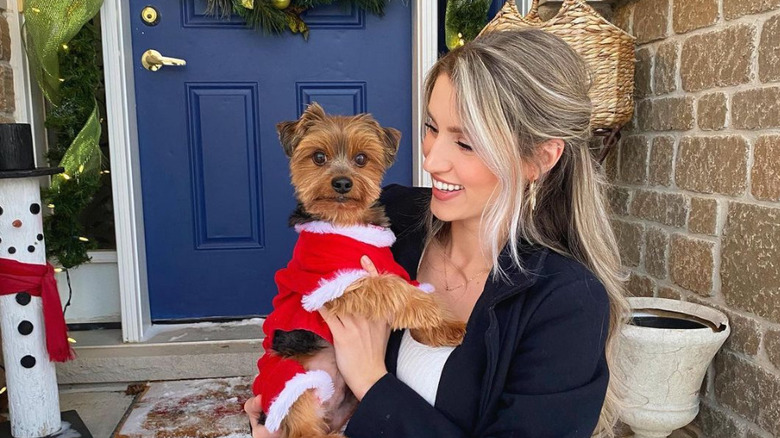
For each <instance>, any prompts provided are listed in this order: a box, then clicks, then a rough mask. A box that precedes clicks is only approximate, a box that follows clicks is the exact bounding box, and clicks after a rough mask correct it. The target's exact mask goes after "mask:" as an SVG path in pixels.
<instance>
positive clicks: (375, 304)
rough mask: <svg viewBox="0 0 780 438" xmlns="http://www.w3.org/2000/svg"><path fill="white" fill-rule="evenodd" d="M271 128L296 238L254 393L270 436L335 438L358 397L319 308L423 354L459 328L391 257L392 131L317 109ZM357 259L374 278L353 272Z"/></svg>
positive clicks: (457, 336) (279, 279)
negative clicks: (385, 184) (359, 321)
mask: <svg viewBox="0 0 780 438" xmlns="http://www.w3.org/2000/svg"><path fill="white" fill-rule="evenodd" d="M276 128H277V131H278V133H279V139H280V141H281V143H282V146H283V147H284V152H285V154H286V155H287V156H288V157H289V158H290V174H291V176H292V185H293V187H294V188H295V195H296V198H297V200H298V207H297V208H296V210H295V211H294V212H293V214H292V215H291V217H290V225H291V226H294V227H295V229H296V231H297V232H298V233H299V236H298V241H297V242H296V246H295V249H294V250H293V257H292V260H291V261H290V262H289V263H288V265H287V267H286V268H283V269H281V270H279V271H278V272H277V273H276V276H275V281H276V284H277V287H278V289H279V293H278V294H277V295H276V297H275V298H274V300H273V305H274V310H273V312H271V314H270V315H268V318H267V319H266V321H265V323H264V324H263V332H264V333H265V339H264V340H263V347H264V349H265V353H264V354H263V356H262V357H261V358H260V360H259V361H258V368H259V370H260V374H259V375H258V377H257V378H256V379H255V383H254V385H253V389H254V393H255V394H261V395H262V407H263V414H264V415H263V422H264V424H265V426H266V428H267V429H268V430H269V431H271V432H276V431H281V435H282V437H284V438H299V437H306V438H312V437H334V438H335V437H343V435H341V434H340V433H339V431H340V430H342V428H343V427H344V426H345V424H346V422H347V420H348V419H349V417H350V416H351V415H352V413H353V412H354V410H355V408H356V407H357V399H356V398H355V396H354V395H353V394H352V393H351V391H350V390H349V388H348V387H347V386H346V384H345V383H344V380H343V378H342V377H341V375H340V374H339V373H338V370H337V369H336V366H335V363H336V361H335V355H334V350H333V337H332V334H331V333H330V330H329V329H328V327H327V325H326V324H325V322H324V320H323V319H322V317H321V316H320V314H319V312H318V311H317V310H318V309H319V308H321V307H323V306H324V307H325V308H326V309H327V310H329V311H330V312H332V313H333V314H334V315H335V316H340V315H348V314H353V315H355V314H356V315H362V316H364V317H368V318H371V319H373V320H383V321H388V323H389V324H390V326H391V327H392V328H393V329H400V328H409V329H412V335H413V336H414V338H415V339H416V340H417V341H419V342H422V343H425V344H427V345H431V346H445V345H446V346H454V345H458V344H459V343H460V342H461V340H462V339H463V335H464V333H465V324H463V323H462V322H459V321H456V320H455V319H454V318H451V317H449V316H448V315H447V314H445V312H443V311H442V310H441V307H440V306H439V305H437V303H436V302H435V300H434V297H433V296H432V295H431V292H432V287H430V285H425V284H419V283H417V282H415V281H411V280H410V279H409V275H408V274H407V273H406V271H404V269H403V268H402V267H401V266H400V265H398V264H397V263H395V261H394V260H393V258H392V253H391V252H390V246H391V245H392V243H393V242H394V241H395V236H394V235H393V233H392V231H390V229H389V221H388V219H387V217H386V216H385V211H384V207H383V206H382V205H381V204H380V203H379V202H378V199H379V195H380V193H381V182H382V177H383V176H384V173H385V171H386V170H387V168H388V167H389V166H390V165H391V164H392V163H393V161H395V156H396V152H397V151H398V146H399V143H400V139H401V133H400V132H399V131H398V130H396V129H393V128H385V127H382V126H380V125H379V123H377V121H376V120H374V118H373V117H371V115H369V114H360V115H356V116H352V117H346V116H330V115H326V114H325V112H324V111H323V109H322V107H320V106H319V105H318V104H316V103H313V104H311V105H309V107H308V108H307V109H306V111H305V112H304V113H303V115H302V116H301V117H300V119H298V120H295V121H289V122H282V123H279V124H278V125H277V126H276ZM362 255H367V256H368V257H369V258H370V259H371V260H372V261H373V263H374V265H375V266H376V268H377V270H378V271H379V272H380V274H379V275H377V276H370V275H369V274H368V272H366V271H365V270H363V269H362V267H361V265H360V257H361V256H362Z"/></svg>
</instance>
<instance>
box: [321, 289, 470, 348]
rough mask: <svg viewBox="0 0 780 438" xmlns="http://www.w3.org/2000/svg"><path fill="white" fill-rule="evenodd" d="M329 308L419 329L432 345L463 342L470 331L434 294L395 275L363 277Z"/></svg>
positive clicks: (421, 338)
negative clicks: (446, 311) (452, 316)
mask: <svg viewBox="0 0 780 438" xmlns="http://www.w3.org/2000/svg"><path fill="white" fill-rule="evenodd" d="M326 307H327V308H328V310H330V311H331V312H333V313H334V314H335V315H336V316H339V315H344V314H352V315H354V314H357V315H363V316H365V317H368V318H373V319H382V320H386V321H389V322H390V325H391V326H392V328H393V329H399V328H414V329H418V331H417V332H415V333H418V335H419V337H418V336H415V339H417V340H418V341H420V342H423V343H425V344H427V345H431V346H443V345H449V346H454V345H459V344H460V343H461V341H462V340H463V335H464V334H465V332H466V327H465V324H464V323H462V322H459V321H456V320H455V319H454V318H451V317H449V316H448V315H446V314H445V312H444V311H443V310H442V308H441V307H440V306H439V305H438V304H437V303H436V301H435V299H434V298H433V296H431V295H430V294H427V293H425V292H423V291H421V290H420V289H418V288H416V287H414V286H412V285H410V284H409V283H407V282H406V281H404V280H403V279H402V278H400V277H398V276H395V275H379V276H376V277H366V278H363V279H360V280H358V281H356V282H355V283H353V284H352V285H351V286H350V287H349V288H347V290H346V291H345V292H344V295H342V296H341V297H339V298H337V299H335V300H333V301H331V302H329V303H327V304H326Z"/></svg>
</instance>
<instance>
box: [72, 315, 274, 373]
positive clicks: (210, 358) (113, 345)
mask: <svg viewBox="0 0 780 438" xmlns="http://www.w3.org/2000/svg"><path fill="white" fill-rule="evenodd" d="M70 335H71V337H73V338H74V339H76V341H77V343H76V344H75V346H74V350H75V351H76V355H77V358H76V359H75V360H72V361H70V362H66V363H62V364H57V382H58V383H59V384H60V385H74V384H85V383H123V382H143V381H149V380H181V379H201V378H210V377H232V376H252V375H255V374H256V373H257V366H256V363H257V359H258V358H259V357H260V355H261V354H262V345H261V343H262V339H261V336H262V320H260V319H251V320H246V321H240V322H236V323H219V324H217V323H200V324H182V325H171V326H167V325H166V326H159V325H156V326H153V328H152V333H151V334H150V336H148V340H147V341H146V342H142V343H134V344H125V343H123V342H122V333H121V330H90V331H81V332H71V334H70Z"/></svg>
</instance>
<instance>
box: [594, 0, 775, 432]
mask: <svg viewBox="0 0 780 438" xmlns="http://www.w3.org/2000/svg"><path fill="white" fill-rule="evenodd" d="M613 21H614V22H615V23H616V24H617V25H618V26H620V27H622V28H623V29H625V30H627V31H629V32H631V33H632V34H633V35H635V36H636V37H637V52H636V57H637V70H636V108H635V113H634V118H633V120H632V122H631V125H630V126H628V127H626V129H624V137H623V140H622V141H621V144H620V145H619V147H618V150H617V151H616V152H615V153H614V154H611V156H610V157H609V158H608V165H607V171H608V173H609V176H610V179H611V181H612V182H613V187H612V188H611V196H610V198H611V200H610V201H611V204H612V208H613V213H614V214H613V221H614V226H615V230H616V234H617V236H618V239H619V242H620V246H621V252H622V256H623V261H624V264H625V265H626V266H627V267H628V268H629V269H630V271H631V277H630V281H629V285H628V287H629V290H630V292H631V293H632V294H633V295H639V296H657V297H664V298H674V299H682V300H686V301H692V302H697V303H702V304H706V305H708V306H711V307H714V308H717V309H720V310H722V311H724V312H725V313H726V314H727V315H728V317H729V319H730V321H731V323H732V330H733V332H732V335H731V337H730V338H729V340H728V341H727V343H726V344H725V346H724V348H723V350H721V352H720V353H719V354H718V356H717V357H716V359H715V362H714V365H713V366H712V367H711V368H710V372H709V373H708V376H707V379H706V380H705V384H704V388H703V392H702V396H703V401H702V406H701V412H700V415H699V417H698V418H697V420H696V424H697V425H698V426H699V428H700V429H701V435H702V436H705V437H708V438H758V437H762V438H768V437H773V436H780V129H778V128H780V0H631V1H625V0H623V1H619V2H618V3H617V4H616V5H615V7H614V15H613Z"/></svg>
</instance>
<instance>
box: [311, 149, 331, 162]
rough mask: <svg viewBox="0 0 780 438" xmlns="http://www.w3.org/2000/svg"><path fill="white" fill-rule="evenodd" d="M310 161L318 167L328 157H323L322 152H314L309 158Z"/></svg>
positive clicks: (323, 153)
mask: <svg viewBox="0 0 780 438" xmlns="http://www.w3.org/2000/svg"><path fill="white" fill-rule="evenodd" d="M311 159H312V161H314V164H316V165H318V166H322V165H323V164H325V162H326V161H328V157H327V156H325V152H322V151H317V152H315V153H314V155H312V156H311Z"/></svg>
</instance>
